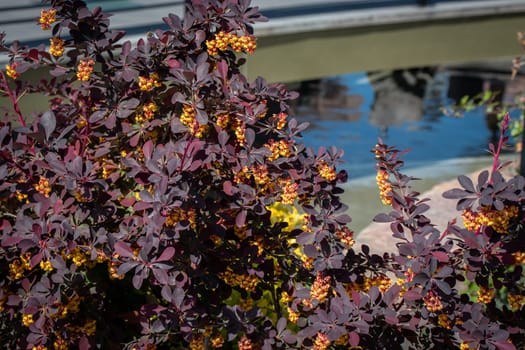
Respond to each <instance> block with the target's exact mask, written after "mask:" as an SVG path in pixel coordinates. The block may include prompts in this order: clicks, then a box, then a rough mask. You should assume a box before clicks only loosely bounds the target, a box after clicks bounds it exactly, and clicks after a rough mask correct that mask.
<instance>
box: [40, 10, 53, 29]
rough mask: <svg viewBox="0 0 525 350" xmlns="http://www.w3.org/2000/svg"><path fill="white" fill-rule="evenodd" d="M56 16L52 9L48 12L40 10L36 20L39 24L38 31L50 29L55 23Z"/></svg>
mask: <svg viewBox="0 0 525 350" xmlns="http://www.w3.org/2000/svg"><path fill="white" fill-rule="evenodd" d="M56 15H57V10H55V9H53V8H52V9H49V10H44V9H42V10H41V11H40V19H39V20H38V23H40V29H42V30H49V29H51V25H52V24H53V23H55V21H56Z"/></svg>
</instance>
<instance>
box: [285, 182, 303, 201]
mask: <svg viewBox="0 0 525 350" xmlns="http://www.w3.org/2000/svg"><path fill="white" fill-rule="evenodd" d="M298 189H299V184H297V183H295V182H293V181H292V180H285V181H284V185H283V192H282V193H281V202H283V204H293V202H294V201H295V199H296V198H297V190H298Z"/></svg>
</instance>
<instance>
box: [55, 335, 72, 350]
mask: <svg viewBox="0 0 525 350" xmlns="http://www.w3.org/2000/svg"><path fill="white" fill-rule="evenodd" d="M53 346H54V349H55V350H67V349H68V348H69V346H68V344H67V342H66V341H65V340H64V339H63V338H61V337H60V336H58V337H57V339H56V340H55V341H54V342H53Z"/></svg>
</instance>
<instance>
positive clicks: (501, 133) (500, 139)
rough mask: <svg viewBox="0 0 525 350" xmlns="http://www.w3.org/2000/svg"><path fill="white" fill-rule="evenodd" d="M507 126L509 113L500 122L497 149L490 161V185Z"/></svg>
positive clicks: (497, 163) (496, 167) (496, 168)
mask: <svg viewBox="0 0 525 350" xmlns="http://www.w3.org/2000/svg"><path fill="white" fill-rule="evenodd" d="M508 125H509V112H507V113H505V116H504V117H503V120H502V122H501V127H500V134H499V140H498V148H497V149H496V152H495V153H494V160H493V161H492V171H491V172H490V179H489V184H492V174H494V172H496V171H497V170H498V167H499V156H500V154H501V150H502V149H503V144H504V142H505V132H506V131H507V127H508Z"/></svg>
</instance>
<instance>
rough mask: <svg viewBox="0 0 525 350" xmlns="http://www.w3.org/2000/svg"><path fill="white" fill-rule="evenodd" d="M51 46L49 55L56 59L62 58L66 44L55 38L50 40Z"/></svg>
mask: <svg viewBox="0 0 525 350" xmlns="http://www.w3.org/2000/svg"><path fill="white" fill-rule="evenodd" d="M49 42H50V43H51V46H50V47H49V53H50V54H52V55H53V56H55V57H60V56H62V55H63V54H64V48H65V43H64V40H62V39H61V38H59V37H53V38H51V39H49Z"/></svg>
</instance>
